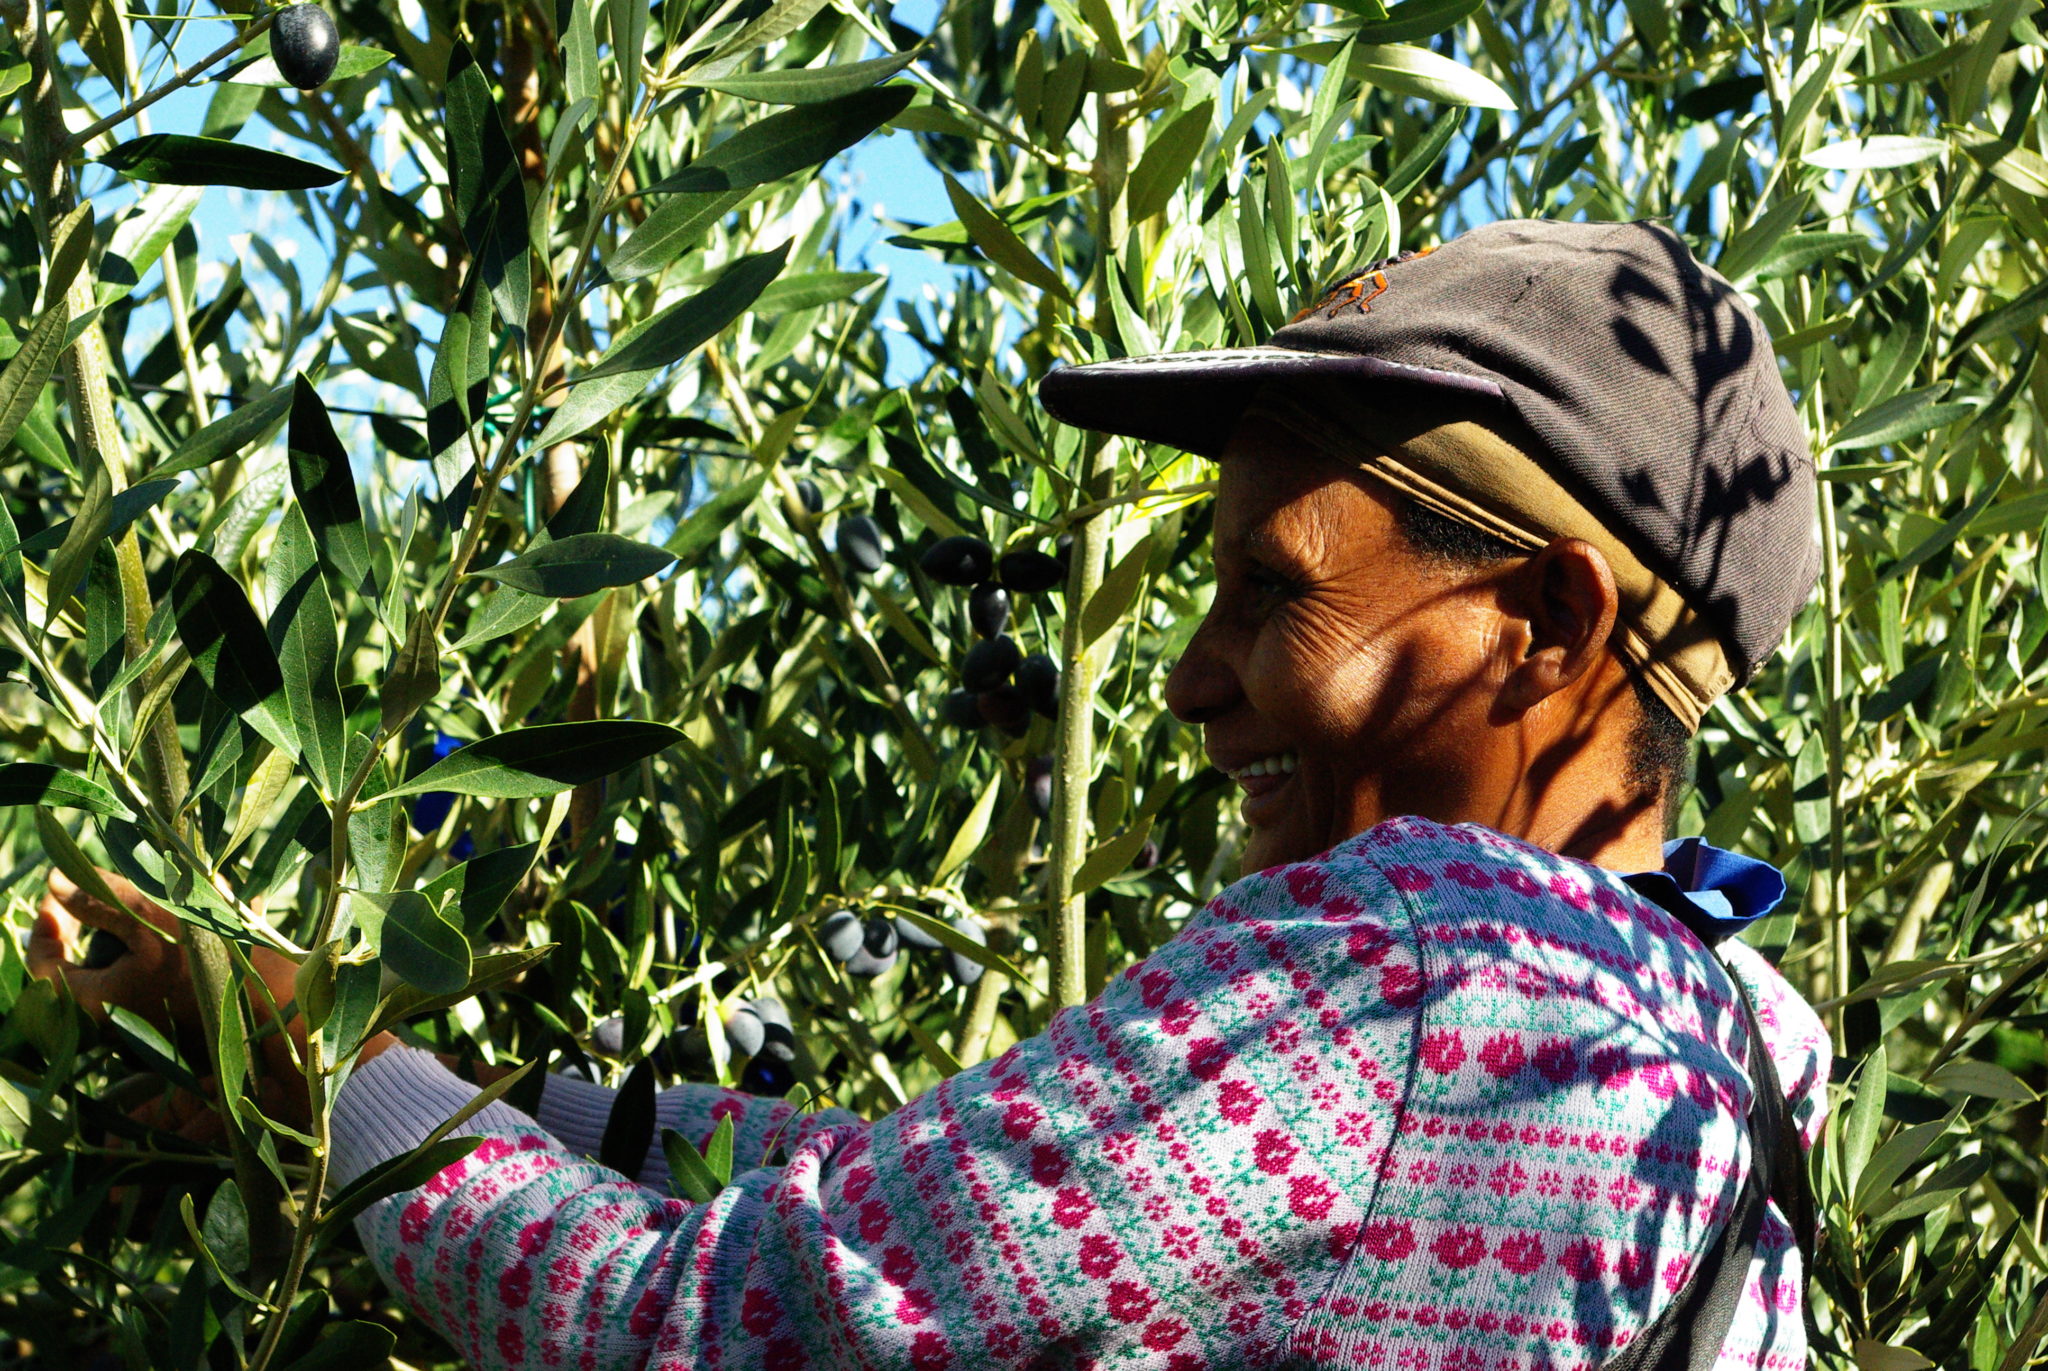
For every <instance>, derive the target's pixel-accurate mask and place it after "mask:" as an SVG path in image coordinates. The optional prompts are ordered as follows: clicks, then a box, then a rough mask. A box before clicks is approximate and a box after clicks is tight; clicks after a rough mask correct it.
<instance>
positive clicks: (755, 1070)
mask: <svg viewBox="0 0 2048 1371" xmlns="http://www.w3.org/2000/svg"><path fill="white" fill-rule="evenodd" d="M795 1084H796V1071H795V1069H794V1068H793V1067H791V1066H790V1064H789V1063H788V1062H786V1061H782V1060H780V1059H779V1058H776V1057H770V1056H768V1055H767V1054H765V1053H764V1054H762V1055H761V1056H758V1057H756V1058H754V1059H753V1060H752V1061H750V1062H748V1063H747V1069H746V1070H744V1071H742V1072H740V1089H742V1090H744V1091H746V1092H747V1093H748V1094H749V1095H767V1096H770V1097H772V1098H774V1099H781V1098H782V1097H783V1096H784V1095H787V1094H788V1093H789V1090H790V1087H791V1086H793V1085H795Z"/></svg>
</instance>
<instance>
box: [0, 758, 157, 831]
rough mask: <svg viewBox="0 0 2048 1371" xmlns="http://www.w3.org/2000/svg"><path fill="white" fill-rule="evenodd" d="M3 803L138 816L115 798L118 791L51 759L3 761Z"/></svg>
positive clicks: (0, 784)
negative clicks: (53, 762) (63, 766)
mask: <svg viewBox="0 0 2048 1371" xmlns="http://www.w3.org/2000/svg"><path fill="white" fill-rule="evenodd" d="M0 805H36V806H38V807H50V808H56V809H82V810H85V811H86V812H87V813H90V814H107V815H111V816H113V817H114V818H117V819H128V818H133V817H134V816H133V815H132V814H130V813H129V812H128V808H127V806H125V805H123V804H122V803H121V802H120V801H119V800H118V799H116V798H114V792H113V791H111V790H109V789H107V788H106V787H105V786H103V785H101V784H100V783H99V782H98V781H92V780H87V779H86V778H85V777H83V776H80V775H78V774H77V773H76V772H71V771H66V770H64V768H62V767H59V766H52V765H50V764H49V763H48V762H8V763H5V764H4V765H0Z"/></svg>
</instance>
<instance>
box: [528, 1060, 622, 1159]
mask: <svg viewBox="0 0 2048 1371" xmlns="http://www.w3.org/2000/svg"><path fill="white" fill-rule="evenodd" d="M617 1097H618V1092H617V1091H615V1090H613V1089H612V1088H611V1087H610V1086H607V1085H599V1084H597V1082H595V1081H586V1080H579V1079H578V1078H577V1077H575V1076H561V1075H551V1076H549V1077H548V1078H547V1080H546V1081H545V1082H544V1083H543V1084H542V1085H541V1088H540V1106H539V1107H538V1108H537V1109H535V1110H534V1113H535V1114H536V1115H538V1116H539V1118H540V1126H541V1127H542V1128H545V1129H546V1130H547V1131H548V1132H549V1133H551V1134H553V1135H554V1136H555V1137H557V1138H560V1139H561V1140H562V1142H563V1143H564V1144H565V1145H567V1146H568V1147H570V1148H573V1149H574V1150H576V1151H578V1152H581V1153H582V1154H583V1155H584V1156H586V1157H595V1156H596V1155H597V1153H598V1149H600V1148H601V1147H603V1146H604V1125H605V1121H606V1120H607V1119H609V1118H610V1117H611V1113H612V1101H613V1100H614V1099H616V1098H617Z"/></svg>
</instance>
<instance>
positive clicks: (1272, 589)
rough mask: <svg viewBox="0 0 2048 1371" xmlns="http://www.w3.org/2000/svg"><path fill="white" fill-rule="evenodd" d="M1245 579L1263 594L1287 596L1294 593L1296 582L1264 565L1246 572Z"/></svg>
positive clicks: (1277, 596)
mask: <svg viewBox="0 0 2048 1371" xmlns="http://www.w3.org/2000/svg"><path fill="white" fill-rule="evenodd" d="M1245 581H1246V583H1247V584H1249V585H1250V586H1251V587H1252V589H1254V590H1256V591H1258V592H1259V594H1261V595H1268V596H1273V597H1276V598H1283V599H1284V598H1285V597H1287V596H1289V595H1292V594H1293V593H1294V583H1293V582H1292V581H1290V580H1288V579H1287V578H1286V577H1285V576H1282V575H1280V574H1279V573H1277V572H1274V571H1269V570H1267V569H1266V568H1264V567H1253V568H1252V569H1251V570H1250V571H1248V572H1246V573H1245Z"/></svg>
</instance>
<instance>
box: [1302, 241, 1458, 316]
mask: <svg viewBox="0 0 2048 1371" xmlns="http://www.w3.org/2000/svg"><path fill="white" fill-rule="evenodd" d="M1435 251H1436V249H1435V248H1434V247H1426V248H1417V249H1416V250H1415V251H1413V252H1404V253H1402V254H1401V255H1400V256H1399V257H1395V258H1392V259H1390V260H1389V261H1386V262H1383V263H1380V264H1378V265H1375V266H1371V267H1367V268H1366V269H1365V270H1363V271H1361V272H1358V273H1357V274H1356V275H1354V276H1352V277H1350V278H1348V279H1346V280H1343V281H1339V282H1338V283H1337V284H1336V285H1334V286H1332V287H1330V289H1329V291H1328V293H1327V294H1325V295H1324V296H1323V298H1322V299H1320V300H1318V301H1316V302H1315V303H1314V304H1312V305H1310V306H1309V307H1308V308H1307V309H1304V310H1302V311H1301V312H1300V313H1299V314H1297V315H1295V316H1294V317H1293V318H1292V319H1290V320H1289V321H1288V322H1289V323H1294V324H1298V323H1300V322H1301V321H1302V320H1304V319H1306V318H1308V317H1309V316H1310V315H1311V314H1322V313H1324V312H1325V311H1327V312H1329V313H1331V314H1335V313H1336V312H1337V311H1338V310H1340V309H1343V308H1344V307H1345V306H1346V305H1356V306H1358V312H1359V313H1361V314H1370V313H1372V302H1373V301H1375V300H1377V299H1379V298H1380V296H1382V295H1384V294H1386V292H1387V270H1386V269H1387V268H1388V267H1390V266H1398V265H1400V264H1401V263H1402V262H1410V261H1413V260H1414V259H1415V258H1417V257H1427V256H1429V254H1431V253H1432V252H1435ZM1367 286H1371V287H1372V293H1371V294H1370V295H1368V294H1367V293H1366V287H1367Z"/></svg>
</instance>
